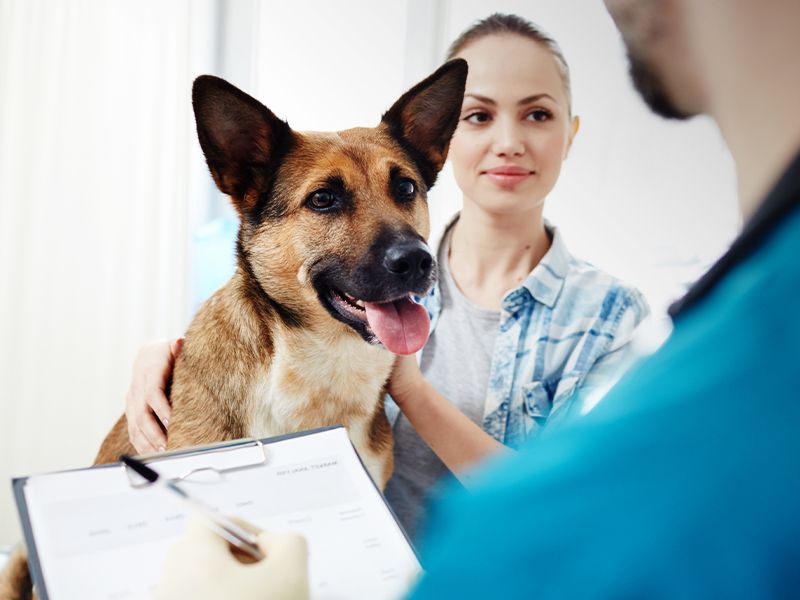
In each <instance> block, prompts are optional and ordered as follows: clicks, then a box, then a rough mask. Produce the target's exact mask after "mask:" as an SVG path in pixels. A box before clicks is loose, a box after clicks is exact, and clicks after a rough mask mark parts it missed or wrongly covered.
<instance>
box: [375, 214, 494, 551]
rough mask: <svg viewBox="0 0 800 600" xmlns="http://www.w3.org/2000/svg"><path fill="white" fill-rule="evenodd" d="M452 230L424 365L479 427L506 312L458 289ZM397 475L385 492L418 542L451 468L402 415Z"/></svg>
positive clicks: (442, 256)
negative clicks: (434, 491) (433, 494)
mask: <svg viewBox="0 0 800 600" xmlns="http://www.w3.org/2000/svg"><path fill="white" fill-rule="evenodd" d="M451 231H452V229H451V230H450V231H448V232H447V234H446V235H445V236H444V238H443V239H442V243H441V246H440V248H439V256H438V260H439V287H440V290H441V294H442V296H441V297H442V311H441V314H440V315H439V320H438V322H437V324H436V329H435V330H434V331H433V333H432V334H431V337H430V339H429V340H428V343H427V344H426V345H425V349H424V350H423V352H422V361H421V364H420V368H421V369H422V373H423V375H424V376H425V377H426V378H427V379H428V381H429V382H430V383H431V385H433V387H434V388H435V389H436V390H437V391H438V392H439V393H440V394H442V395H443V396H444V397H445V398H447V399H448V400H449V401H450V402H452V403H453V404H454V405H455V406H457V407H458V409H459V410H460V411H461V412H463V413H464V414H465V415H467V416H468V417H469V418H470V419H471V420H472V421H473V422H475V423H477V424H478V425H479V426H482V424H483V410H484V404H485V401H486V391H487V387H488V382H489V369H490V367H491V363H492V351H493V349H494V342H495V337H496V336H497V329H498V327H499V324H500V311H496V310H488V309H485V308H480V307H478V306H475V305H474V304H472V303H471V302H470V301H469V300H468V299H467V298H466V297H465V296H464V295H463V294H462V293H461V291H460V290H459V289H458V287H457V286H456V284H455V281H454V280H453V276H452V274H451V273H450V269H449V267H448V264H447V255H448V250H449V247H450V232H451ZM394 443H395V453H394V461H395V462H394V473H393V475H392V478H391V479H390V480H389V483H388V485H387V486H386V490H385V495H386V499H387V500H388V501H389V504H390V505H391V507H392V509H393V510H394V512H395V514H396V515H397V517H398V519H399V520H400V523H402V525H403V527H405V529H406V531H407V532H408V535H409V536H410V537H411V539H412V540H414V539H415V538H416V535H417V533H418V531H417V529H418V526H419V524H420V520H421V519H422V518H423V514H422V511H423V509H424V506H425V499H426V495H427V493H428V492H429V491H430V489H431V487H432V486H433V485H435V484H436V483H437V482H439V480H440V479H442V478H443V477H451V476H452V475H450V471H449V470H448V469H447V467H446V466H445V465H444V463H442V461H440V460H439V458H438V457H437V456H436V455H435V454H434V453H433V451H432V450H431V449H430V448H429V447H428V445H427V444H426V443H425V442H424V441H422V439H421V438H420V437H419V435H418V434H417V432H416V431H415V430H414V427H412V425H411V423H409V421H408V419H407V418H406V417H405V416H404V415H403V414H402V413H400V415H399V417H398V418H397V421H396V422H395V425H394Z"/></svg>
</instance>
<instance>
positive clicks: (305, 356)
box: [0, 61, 466, 600]
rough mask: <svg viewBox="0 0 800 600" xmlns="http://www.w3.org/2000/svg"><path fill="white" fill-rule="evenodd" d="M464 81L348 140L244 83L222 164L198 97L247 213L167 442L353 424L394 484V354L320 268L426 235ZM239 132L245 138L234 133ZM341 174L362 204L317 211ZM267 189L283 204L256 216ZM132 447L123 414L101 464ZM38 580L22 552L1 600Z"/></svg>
mask: <svg viewBox="0 0 800 600" xmlns="http://www.w3.org/2000/svg"><path fill="white" fill-rule="evenodd" d="M201 79H202V78H201ZM209 79H212V78H209ZM465 79H466V64H465V63H463V61H454V62H453V63H450V64H449V65H446V66H445V67H443V68H442V69H440V70H439V71H437V73H436V74H434V75H432V76H431V77H429V78H428V79H427V80H425V81H424V82H422V83H420V84H419V85H417V86H416V87H415V88H413V89H412V90H410V91H409V92H408V93H407V94H405V95H404V96H403V97H401V99H400V100H398V102H397V103H396V104H395V105H394V106H393V107H392V108H391V109H390V110H389V111H388V112H387V113H386V115H384V118H383V120H382V121H381V123H380V125H379V126H378V127H376V128H357V129H350V130H346V131H341V132H338V133H316V132H314V133H298V132H293V131H291V130H288V126H285V123H283V124H281V122H278V121H277V120H276V119H275V118H274V116H273V115H272V114H271V113H270V112H269V111H268V109H266V108H264V107H262V106H261V105H258V104H257V103H256V101H254V100H252V99H251V98H249V97H248V96H246V95H245V94H243V93H242V92H239V91H238V90H235V89H234V92H226V93H228V94H229V96H227V97H226V99H225V101H224V102H220V103H219V104H220V106H223V108H224V105H225V102H228V103H230V102H232V101H231V100H230V98H233V99H234V101H235V100H237V99H238V101H241V102H242V103H243V108H242V110H241V111H240V113H241V115H240V116H243V118H244V119H245V122H243V123H235V122H234V121H231V123H228V124H224V123H223V125H221V126H219V127H218V129H219V130H220V131H221V132H222V134H224V135H227V136H228V138H229V139H230V140H232V141H231V142H230V144H234V145H235V144H239V143H241V139H240V138H242V137H248V136H252V137H253V140H252V143H250V145H249V146H248V147H247V149H248V152H249V154H248V155H247V156H245V157H244V159H242V157H241V156H238V155H237V154H236V150H239V149H238V148H234V149H233V150H232V151H230V152H231V156H233V157H234V159H236V160H234V159H231V160H228V159H227V158H225V157H224V158H222V159H221V158H220V153H219V151H218V147H217V146H215V143H216V140H215V139H211V141H209V136H210V137H211V138H213V135H214V132H213V131H212V133H211V134H209V133H208V132H206V131H204V125H203V124H202V123H201V120H203V119H206V118H207V117H206V115H205V111H206V108H205V107H204V106H202V105H201V106H198V104H199V100H198V96H197V95H196V96H195V114H196V117H197V119H198V135H199V136H200V141H201V145H202V146H203V150H204V152H205V154H206V158H207V160H208V163H209V167H210V170H211V173H212V176H213V177H214V179H215V181H216V182H217V185H218V187H219V188H220V189H221V190H222V191H223V192H225V193H227V194H229V195H230V197H231V201H232V202H233V204H234V206H235V207H236V209H237V211H238V213H239V216H240V220H241V227H240V232H239V244H238V259H239V266H238V268H237V270H236V273H235V274H234V276H233V277H232V279H231V280H230V281H229V282H228V283H227V284H226V285H225V286H224V287H222V288H221V289H220V290H218V291H217V292H216V293H215V294H214V295H213V296H212V297H211V298H210V299H209V300H208V301H207V302H206V303H205V304H204V305H203V306H202V308H201V309H200V311H199V312H198V314H197V315H196V317H195V318H194V320H193V322H192V324H191V326H190V327H189V330H188V332H187V334H186V339H185V342H184V345H183V349H182V351H181V353H180V355H179V357H178V360H177V362H176V364H175V368H174V372H173V380H172V386H171V397H170V399H171V403H172V417H171V420H170V427H169V435H168V448H170V449H175V448H182V447H187V446H193V445H198V444H206V443H212V442H218V441H222V440H229V439H237V438H242V437H267V436H272V435H279V434H283V433H288V432H293V431H300V430H304V429H309V428H314V427H321V426H326V425H332V424H343V425H345V427H346V428H347V431H348V434H349V436H350V438H351V440H352V441H353V444H354V446H355V447H356V449H357V450H358V452H359V455H360V456H361V458H362V460H363V461H364V463H365V465H366V466H367V469H368V470H369V471H370V474H371V475H372V477H373V479H374V480H375V481H376V483H377V484H378V485H380V486H381V487H383V486H384V485H385V484H386V482H387V481H388V479H389V477H390V475H391V472H392V460H393V459H392V436H391V429H390V426H389V423H388V421H387V418H386V415H385V412H384V407H383V397H384V386H385V383H386V380H387V378H388V376H389V374H390V371H391V367H392V364H393V361H394V355H393V354H391V353H390V352H388V351H387V350H386V349H384V348H383V347H382V346H380V345H374V344H370V343H367V342H365V340H364V339H363V338H362V337H361V336H360V335H359V334H358V333H356V331H355V330H353V329H351V328H350V326H348V325H346V324H345V323H343V322H341V321H340V320H337V319H335V318H333V317H332V316H331V314H330V313H329V312H328V310H327V309H326V308H325V307H324V306H323V305H322V304H321V302H320V299H319V296H318V293H317V290H316V289H315V288H314V287H313V286H312V282H311V274H312V272H313V271H314V269H315V268H316V267H318V266H319V264H321V263H322V262H323V261H325V260H328V259H329V257H331V256H335V257H336V258H337V260H338V261H340V262H341V263H342V264H344V265H350V264H352V265H355V264H357V263H358V262H359V261H363V260H364V258H365V256H368V255H369V253H370V251H371V248H372V244H373V243H374V241H375V235H376V232H377V231H379V230H380V229H381V227H387V226H388V227H391V228H394V229H397V230H400V229H403V230H405V231H411V232H414V233H415V235H418V236H419V237H420V238H427V236H428V233H429V231H428V229H429V225H428V212H427V204H426V198H425V192H426V191H427V189H428V188H429V187H430V185H432V184H433V181H434V180H435V177H436V173H437V172H438V171H439V169H440V168H441V167H442V165H443V163H444V160H445V158H446V155H447V146H448V144H449V139H450V136H451V135H452V133H453V130H454V129H455V125H456V124H457V122H458V116H459V111H460V106H461V96H462V95H463V88H464V81H465ZM198 81H200V79H199V80H198ZM212 83H213V82H212ZM222 83H223V84H224V85H226V86H229V84H225V83H224V82H222ZM214 85H221V84H214ZM197 87H198V86H197V84H196V88H195V89H196V91H197ZM230 87H232V86H230ZM223 90H224V88H223ZM230 94H233V95H232V96H231V95H230ZM242 99H243V100H242ZM200 100H202V98H200ZM259 107H260V108H259ZM212 108H214V107H212ZM218 109H219V107H216V108H214V110H218ZM262 109H263V110H262ZM254 115H255V116H254ZM265 115H266V116H265ZM212 125H213V123H212ZM236 125H238V126H240V128H241V129H240V130H237V131H235V132H234V133H235V134H237V133H238V135H239V137H236V135H233V136H230V133H231V132H230V128H231V127H232V126H236ZM284 126H285V129H284ZM226 127H227V129H226ZM259 128H262V129H263V131H262V130H260V129H259ZM276 129H277V130H278V131H277V133H276V132H275V130H276ZM212 130H213V126H212ZM254 130H255V133H253V131H254ZM287 132H288V133H287ZM281 135H282V136H283V138H284V139H283V141H282V142H281V139H282V138H281V137H280V136H281ZM204 136H205V138H204ZM228 138H226V139H228ZM276 140H277V142H276ZM287 140H288V142H287ZM280 144H283V153H282V154H281V152H279V150H281V148H280V147H278V146H280ZM223 145H224V144H223ZM276 152H277V154H278V158H277V159H275V158H274V157H273V154H275V153H276ZM240 154H241V152H240ZM237 160H238V161H239V162H236V161H237ZM276 160H277V162H276ZM231 165H233V166H231ZM242 165H245V166H246V169H249V170H246V172H245V171H243V169H245V167H243V166H242ZM253 165H256V166H255V167H254V166H253ZM262 167H263V168H262ZM393 170H394V171H397V170H399V171H401V172H402V173H404V174H406V175H408V176H409V177H410V178H411V179H412V180H413V181H414V182H415V183H416V185H417V188H418V190H419V194H418V198H417V199H415V200H414V201H413V203H402V202H398V200H397V199H396V198H395V197H393V196H392V194H391V190H390V186H389V185H388V184H387V182H388V181H389V180H390V174H391V172H393ZM332 175H333V176H336V177H338V178H340V179H341V180H342V181H343V183H344V187H345V188H346V189H347V190H350V192H351V196H352V198H351V203H350V205H349V210H348V211H345V212H344V213H342V214H340V215H338V216H337V217H336V218H333V219H332V218H327V217H326V216H325V215H320V214H318V213H315V212H314V211H312V210H309V209H308V207H307V206H306V199H307V198H308V197H309V195H310V194H312V193H313V192H314V191H315V190H317V189H319V188H320V187H322V186H324V185H325V182H326V180H328V179H329V178H330V177H331V176H332ZM265 190H269V194H270V198H275V199H280V202H279V204H280V206H279V207H278V208H276V209H273V208H270V207H269V206H268V207H267V210H266V213H264V214H267V215H268V216H266V217H263V215H262V216H259V218H254V213H255V212H256V211H257V208H258V206H259V202H260V199H261V196H260V195H261V194H264V193H266V192H265ZM269 201H270V202H275V203H278V201H277V200H269ZM262 212H264V211H263V206H262ZM270 212H274V213H276V214H275V215H272V216H269V213H270ZM277 213H280V214H279V215H278V216H276V215H277ZM134 453H135V450H134V449H133V447H132V446H131V444H130V442H129V441H128V431H127V422H126V420H125V416H124V415H123V416H122V417H121V418H120V419H119V421H118V422H117V423H116V425H115V426H114V427H113V429H112V430H111V432H110V433H109V434H108V436H107V437H106V439H105V441H104V442H103V444H102V447H101V448H100V451H99V453H98V455H97V459H96V464H100V463H108V462H115V461H117V460H118V459H119V456H120V454H134ZM29 582H30V577H29V575H28V572H27V564H26V561H25V555H24V553H22V552H18V553H17V554H15V555H14V557H13V558H12V560H11V561H10V565H9V567H8V568H7V569H6V572H5V574H4V577H0V600H2V599H14V598H23V597H26V594H27V592H26V591H25V590H23V588H26V587H27V588H28V591H30V588H29ZM26 584H27V585H26Z"/></svg>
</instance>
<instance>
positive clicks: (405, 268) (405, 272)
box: [383, 239, 433, 281]
mask: <svg viewBox="0 0 800 600" xmlns="http://www.w3.org/2000/svg"><path fill="white" fill-rule="evenodd" d="M383 265H384V266H385V267H386V269H387V270H388V271H389V272H390V273H391V274H392V275H395V276H396V277H399V278H400V279H403V280H408V281H414V280H424V279H427V278H428V277H429V276H430V274H431V269H433V256H432V255H431V253H430V250H428V246H427V245H426V244H425V243H424V242H423V241H422V240H416V239H414V240H407V241H403V242H397V243H395V244H392V245H391V246H389V248H388V249H387V250H386V254H385V255H384V257H383Z"/></svg>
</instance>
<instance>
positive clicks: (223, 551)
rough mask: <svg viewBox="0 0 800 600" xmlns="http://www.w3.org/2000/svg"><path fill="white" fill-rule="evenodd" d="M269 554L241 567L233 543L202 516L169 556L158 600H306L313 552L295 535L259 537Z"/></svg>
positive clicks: (277, 534)
mask: <svg viewBox="0 0 800 600" xmlns="http://www.w3.org/2000/svg"><path fill="white" fill-rule="evenodd" d="M258 546H259V548H261V551H262V552H263V553H264V555H265V557H266V558H264V559H263V560H261V561H259V562H257V563H244V562H240V561H239V560H238V559H237V558H236V557H235V556H234V555H233V554H232V553H231V548H230V546H229V545H228V542H226V541H225V540H223V539H222V538H221V537H220V536H219V535H217V534H216V533H214V532H213V531H212V530H211V529H210V527H209V526H208V524H207V523H206V522H205V521H204V520H203V519H201V518H200V517H193V518H192V520H191V521H190V522H189V525H188V527H187V529H186V533H185V534H184V535H183V537H182V538H181V539H180V541H178V543H176V544H175V545H174V546H173V547H172V549H171V550H170V551H169V554H167V559H166V562H165V563H164V573H163V575H162V577H161V581H160V582H159V584H158V588H157V589H156V593H155V598H156V600H183V599H184V598H191V599H192V600H217V599H218V598H235V599H236V600H251V599H253V600H256V599H259V600H260V599H262V598H270V599H271V600H306V599H307V598H308V597H309V591H308V547H307V546H306V540H305V538H303V536H301V535H298V534H295V533H267V532H264V531H262V532H260V533H258Z"/></svg>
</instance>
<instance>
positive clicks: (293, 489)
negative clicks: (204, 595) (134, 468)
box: [24, 428, 420, 600]
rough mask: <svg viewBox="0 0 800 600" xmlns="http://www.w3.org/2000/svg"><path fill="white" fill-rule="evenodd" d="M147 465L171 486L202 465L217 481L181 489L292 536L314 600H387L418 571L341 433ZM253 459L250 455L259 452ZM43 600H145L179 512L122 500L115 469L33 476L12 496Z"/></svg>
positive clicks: (164, 503) (165, 498) (149, 501)
mask: <svg viewBox="0 0 800 600" xmlns="http://www.w3.org/2000/svg"><path fill="white" fill-rule="evenodd" d="M265 448H266V452H267V461H266V463H265V464H263V465H261V466H257V467H251V468H246V469H239V470H226V469H228V468H230V467H233V466H236V465H240V464H242V463H243V462H244V463H247V462H248V461H247V460H245V461H243V460H242V458H243V457H242V453H247V452H250V453H252V452H253V447H252V446H251V447H249V448H241V449H236V450H231V451H226V452H223V453H219V454H216V455H213V458H209V457H211V456H212V455H204V454H195V455H187V456H178V457H175V458H171V459H165V460H159V461H158V462H155V463H153V466H154V468H156V469H157V470H158V471H159V472H160V473H161V474H162V475H164V476H175V475H176V474H178V473H182V472H187V471H188V470H190V469H195V468H197V467H198V466H201V465H207V464H208V462H209V460H213V461H214V462H215V467H216V468H217V469H219V470H220V471H221V472H222V474H221V475H220V476H219V477H218V478H217V479H216V480H212V481H209V480H208V478H205V480H203V481H195V480H193V479H188V480H185V481H182V482H181V486H182V487H184V489H186V490H187V491H188V492H189V493H190V494H192V495H194V496H196V497H197V498H198V499H200V500H202V501H204V502H206V503H207V504H208V505H210V506H212V507H214V508H217V509H218V510H220V511H221V512H223V513H225V514H228V515H235V516H239V517H242V518H244V519H246V520H248V521H250V522H252V523H254V524H255V525H258V526H259V527H262V528H263V529H267V530H270V531H297V532H300V533H302V534H304V535H305V536H306V538H307V540H308V545H309V572H310V578H311V594H312V597H313V598H315V599H317V598H318V599H326V600H327V599H330V600H333V599H345V598H348V599H350V598H369V599H374V600H380V599H383V598H386V599H390V598H399V597H401V596H402V595H403V594H404V592H405V591H406V590H407V589H408V587H409V585H410V584H411V583H412V582H413V580H414V579H415V578H416V576H417V575H418V574H419V572H420V565H419V563H418V561H417V559H416V556H415V554H414V552H413V550H412V549H411V547H410V545H409V543H408V541H407V540H406V538H405V536H404V535H403V533H402V531H401V530H400V528H399V526H398V525H397V523H396V521H395V520H394V518H393V517H392V515H391V513H390V512H389V509H388V507H387V506H386V504H385V502H384V501H383V499H382V497H381V496H380V493H379V492H378V490H377V489H376V488H375V486H374V485H373V483H372V480H371V479H370V478H369V475H368V474H367V472H366V470H365V469H364V468H363V466H362V465H361V463H360V461H359V459H358V456H357V455H356V453H355V450H354V449H353V447H352V445H351V444H350V441H349V439H348V437H347V433H346V431H345V430H344V429H343V428H335V429H328V430H324V431H320V432H317V433H313V434H310V435H303V436H298V437H292V438H289V439H284V440H280V441H277V442H271V443H268V444H266V445H265ZM259 451H260V450H259ZM24 494H25V499H26V503H27V507H28V514H29V518H30V525H31V529H32V532H33V537H34V539H35V542H36V550H37V554H38V558H39V562H40V565H41V568H42V572H43V577H44V580H45V587H46V590H47V593H48V597H49V598H50V599H51V600H60V599H62V598H64V599H70V598H81V599H97V600H121V599H126V600H127V599H133V598H149V597H150V595H151V594H152V591H153V589H154V587H155V584H156V582H157V581H158V579H159V577H160V575H161V569H162V564H163V561H164V557H165V556H166V553H167V551H168V550H169V548H170V546H171V545H172V544H173V543H174V542H175V541H176V540H177V538H178V537H179V536H180V534H181V533H182V531H183V529H184V527H185V524H186V520H187V518H188V516H189V513H190V511H191V509H190V508H188V507H187V506H186V505H185V504H182V503H181V502H180V500H179V499H177V498H176V497H174V496H173V495H171V494H169V493H168V492H167V491H165V490H163V489H159V488H145V489H134V488H132V487H131V485H130V480H129V478H128V476H127V474H126V473H125V471H124V469H123V468H122V467H121V466H113V467H105V468H95V469H85V470H80V471H69V472H63V473H53V474H48V475H39V476H35V477H31V478H29V479H27V480H26V483H25V489H24Z"/></svg>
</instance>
